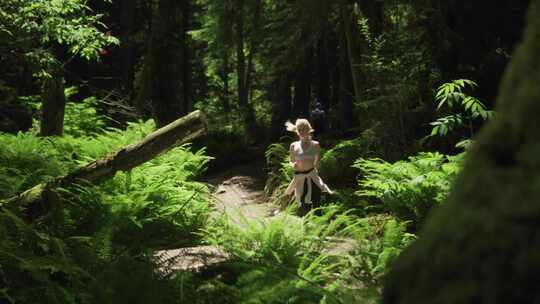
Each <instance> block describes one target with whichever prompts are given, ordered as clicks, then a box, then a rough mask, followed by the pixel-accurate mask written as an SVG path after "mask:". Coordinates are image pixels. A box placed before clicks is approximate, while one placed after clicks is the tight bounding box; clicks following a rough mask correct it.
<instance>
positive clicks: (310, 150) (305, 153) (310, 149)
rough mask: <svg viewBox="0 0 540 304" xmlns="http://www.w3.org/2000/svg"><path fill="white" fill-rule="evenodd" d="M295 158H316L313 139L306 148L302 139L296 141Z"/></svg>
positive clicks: (294, 146)
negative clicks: (303, 146)
mask: <svg viewBox="0 0 540 304" xmlns="http://www.w3.org/2000/svg"><path fill="white" fill-rule="evenodd" d="M293 148H294V158H295V159H296V160H305V159H315V153H316V151H315V144H314V142H313V141H310V142H309V145H307V147H305V149H303V148H302V142H301V141H295V142H294V145H293Z"/></svg>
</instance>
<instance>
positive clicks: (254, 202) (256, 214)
mask: <svg viewBox="0 0 540 304" xmlns="http://www.w3.org/2000/svg"><path fill="white" fill-rule="evenodd" d="M264 165H265V164H264V163H263V162H256V163H249V164H247V165H244V166H237V167H234V168H231V169H230V170H229V171H226V172H224V173H221V174H219V175H216V176H213V177H210V178H208V179H207V180H206V182H207V183H208V184H210V185H211V186H212V187H213V188H214V191H213V195H212V196H213V198H214V206H215V213H214V214H215V215H218V216H219V215H223V214H225V215H226V216H227V218H228V219H229V221H231V223H233V224H235V225H238V226H240V227H241V226H242V225H243V220H242V217H245V218H246V219H249V220H259V221H265V220H267V219H269V218H271V217H272V216H274V215H275V214H277V213H278V212H277V211H278V210H277V208H276V207H275V206H272V205H271V204H270V203H269V202H268V199H267V198H266V197H265V195H264V182H265V175H266V172H265V171H264ZM353 248H354V242H353V241H352V240H336V244H335V245H334V246H332V248H328V250H327V251H326V252H327V253H330V254H339V253H342V252H347V251H350V250H352V249H353ZM156 255H157V257H158V258H159V260H160V261H161V262H162V263H161V264H162V265H163V266H162V272H164V273H172V272H174V271H175V270H178V269H199V268H201V267H203V266H205V265H210V264H215V263H219V262H222V261H224V260H227V258H228V257H227V255H226V254H225V253H224V252H222V251H220V250H219V249H218V248H216V247H214V246H198V247H188V248H179V249H171V250H163V251H159V252H157V253H156Z"/></svg>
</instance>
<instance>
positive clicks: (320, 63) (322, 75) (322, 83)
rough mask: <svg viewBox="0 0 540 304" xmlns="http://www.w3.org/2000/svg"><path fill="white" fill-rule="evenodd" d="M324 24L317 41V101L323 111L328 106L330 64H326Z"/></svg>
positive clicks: (326, 49)
mask: <svg viewBox="0 0 540 304" xmlns="http://www.w3.org/2000/svg"><path fill="white" fill-rule="evenodd" d="M327 26H328V25H324V26H323V27H322V28H321V33H320V37H319V39H318V41H317V90H316V94H317V101H318V102H319V103H320V104H321V106H322V109H323V110H324V111H328V109H329V107H330V101H329V98H330V97H329V94H330V76H331V75H330V73H331V71H330V66H329V64H328V41H327V31H328V28H327Z"/></svg>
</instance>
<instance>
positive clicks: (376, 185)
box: [354, 152, 463, 225]
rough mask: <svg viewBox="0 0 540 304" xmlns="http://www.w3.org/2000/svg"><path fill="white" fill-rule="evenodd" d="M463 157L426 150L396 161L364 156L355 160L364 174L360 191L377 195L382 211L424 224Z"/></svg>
mask: <svg viewBox="0 0 540 304" xmlns="http://www.w3.org/2000/svg"><path fill="white" fill-rule="evenodd" d="M462 157H463V154H461V155H458V156H446V155H443V154H440V153H438V152H434V153H432V152H427V153H420V154H418V155H417V156H412V157H409V159H408V160H406V161H405V160H403V161H397V162H395V163H393V164H392V163H389V162H386V161H384V160H382V159H362V158H361V159H359V160H357V161H356V162H355V164H354V167H356V168H358V169H360V171H361V172H362V174H363V175H362V178H361V179H359V181H358V183H359V186H360V189H359V190H358V191H357V194H358V195H360V196H361V197H368V198H375V199H377V200H378V201H379V202H380V203H381V205H380V209H381V211H388V212H390V213H391V214H393V215H394V216H396V217H397V218H399V219H401V220H405V221H412V222H413V224H414V225H421V224H422V223H423V221H424V219H425V218H426V216H427V214H428V212H429V210H430V209H431V208H432V207H433V206H437V205H438V204H440V203H441V202H442V201H443V200H444V199H445V198H446V195H447V193H448V190H449V188H450V186H451V184H452V180H453V178H454V177H455V176H456V175H457V173H458V172H459V169H460V167H461V165H460V164H461V159H462Z"/></svg>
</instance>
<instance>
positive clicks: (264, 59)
mask: <svg viewBox="0 0 540 304" xmlns="http://www.w3.org/2000/svg"><path fill="white" fill-rule="evenodd" d="M45 2H46V1H45ZM45 2H41V1H40V2H37V3H45ZM63 2H65V3H66V4H64V5H65V6H66V7H67V5H68V4H67V3H72V4H69V5H71V6H73V7H72V8H73V9H74V13H66V12H64V11H62V9H55V10H46V9H44V8H41V7H40V6H39V5H36V7H34V8H33V9H32V10H33V11H32V10H30V13H28V12H27V13H26V14H27V15H22V16H21V15H17V12H18V11H22V10H24V4H22V3H24V2H20V1H4V2H3V4H2V5H3V10H4V11H6V12H8V14H6V15H4V16H3V17H2V18H3V20H2V24H3V28H4V30H3V31H2V35H1V36H0V39H1V40H2V41H3V43H2V44H3V45H4V48H5V51H3V52H2V58H1V60H2V73H1V75H2V86H3V90H2V91H3V92H5V93H4V95H6V96H5V97H4V98H3V104H6V107H11V108H13V111H11V112H10V113H9V114H6V115H7V117H6V118H9V117H10V116H9V115H11V117H12V118H13V119H15V118H17V119H16V120H17V121H21V123H22V121H25V120H24V119H22V117H24V115H23V113H21V111H23V110H22V109H20V106H19V104H20V102H16V101H15V100H16V98H17V96H27V95H33V94H43V97H44V99H47V96H49V98H50V99H51V100H54V101H58V100H59V99H58V98H57V97H55V96H56V95H55V93H54V92H55V90H56V91H58V92H59V91H61V90H62V87H65V86H73V85H74V86H77V87H78V88H79V91H78V92H79V93H78V94H77V95H76V96H75V97H76V98H77V99H79V100H80V99H82V98H84V97H88V96H98V97H99V98H104V99H103V102H104V103H103V104H102V107H104V109H103V111H108V112H109V113H111V116H113V118H114V119H115V120H117V121H119V122H123V121H126V120H132V119H134V118H136V117H154V118H155V119H156V121H157V122H158V124H159V125H163V124H165V123H167V122H170V121H172V120H173V119H174V118H177V117H179V116H181V115H182V114H185V113H187V112H189V111H190V110H192V109H193V108H194V107H199V108H204V109H205V110H206V111H208V112H211V113H210V114H211V115H210V116H211V117H213V116H215V117H216V128H225V129H227V128H232V129H235V130H239V128H240V130H243V129H244V128H245V132H248V135H250V136H251V137H252V138H253V139H257V140H259V141H260V140H261V139H265V138H274V139H275V138H278V137H279V136H281V135H284V133H283V128H282V124H283V122H284V121H285V120H286V119H294V118H296V117H307V118H309V117H310V116H311V115H310V114H311V112H312V111H313V110H314V109H315V108H320V109H321V110H324V111H325V113H326V114H327V115H326V116H327V117H326V118H327V119H325V121H324V122H323V125H321V127H320V128H321V129H324V130H328V129H331V130H332V131H333V133H335V134H336V135H335V136H342V135H346V136H348V135H350V134H354V133H350V132H349V131H348V130H356V131H353V132H355V133H356V134H358V132H359V131H360V132H361V131H362V130H365V129H368V128H371V127H373V126H380V127H379V128H381V129H384V131H382V130H381V131H379V133H378V135H379V136H381V137H382V138H384V139H385V140H384V141H385V142H387V143H388V144H387V145H386V146H385V147H384V149H385V150H386V152H387V153H388V155H389V156H393V157H399V156H400V155H402V153H401V152H400V151H408V150H411V149H412V148H413V147H412V146H411V143H413V142H414V141H415V140H417V139H418V138H420V137H422V136H423V135H424V133H425V132H426V126H427V124H428V123H429V122H431V121H433V120H434V118H435V114H434V103H433V95H434V92H435V90H436V88H437V87H438V86H439V85H441V84H443V83H445V82H449V81H451V80H454V79H461V78H464V79H470V80H473V81H474V82H476V83H477V84H478V87H477V89H476V90H475V91H474V96H476V97H477V98H478V99H479V100H481V101H482V102H483V103H485V104H486V105H487V107H488V108H493V105H494V99H495V96H496V95H497V87H498V84H499V81H500V77H501V75H502V72H503V70H504V67H505V66H506V64H507V62H508V60H509V59H510V56H511V55H510V54H512V51H513V48H514V46H515V44H516V42H517V41H518V40H519V38H520V35H521V30H522V28H523V20H524V13H525V10H526V8H527V4H528V1H518V2H515V1H503V2H500V3H498V4H497V5H493V4H492V3H491V2H489V1H472V2H471V1H469V2H467V1H432V0H429V1H427V0H426V1H398V0H396V1H384V2H383V1H363V0H362V1H300V0H299V1H292V2H291V1H263V0H234V1H233V0H230V1H220V2H214V1H204V0H198V1H193V0H192V1H188V0H185V1H172V0H170V1H166V0H163V1H127V0H126V1H112V2H108V1H89V2H88V3H87V5H88V7H85V6H84V5H83V4H84V3H85V2H84V1H71V2H70V1H63ZM31 14H33V15H31ZM74 14H75V15H76V14H80V15H85V16H87V17H85V18H86V19H85V20H86V21H85V22H86V24H87V25H88V27H89V28H88V29H87V30H79V31H74V32H69V30H62V31H60V29H59V28H58V30H55V26H57V25H56V24H55V23H54V22H55V21H54V20H55V19H54V18H72V17H73V15H74ZM98 14H99V15H100V17H99V18H96V16H98ZM34 15H35V17H34ZM37 16H42V17H37ZM39 18H44V20H46V21H47V22H49V20H50V22H49V23H48V24H46V25H43V26H40V25H39V20H40V19H39ZM47 18H48V19H47ZM36 21H37V22H38V25H36V24H33V23H32V22H36ZM98 22H103V24H100V23H98ZM31 24H33V25H31ZM30 25H31V26H30ZM68 25H69V24H68ZM70 35H72V36H70ZM14 37H17V39H13V38H14ZM73 37H84V38H83V39H86V40H90V39H95V41H96V42H95V43H91V44H90V43H88V42H87V41H86V40H81V39H80V38H75V39H73ZM112 37H116V38H117V39H118V41H119V42H120V43H119V44H116V43H117V41H115V40H113V38H112ZM40 40H41V42H40ZM83 46H84V47H83ZM43 56H45V57H43ZM39 58H45V59H39ZM38 59H39V61H38ZM89 60H90V61H89ZM51 64H55V65H59V66H61V69H60V70H58V69H56V68H54V69H51V67H50V66H51ZM53 71H56V72H54V73H52V72H53ZM48 72H51V74H50V75H52V76H53V78H52V79H55V77H56V78H58V77H60V78H62V79H64V80H63V81H62V80H60V79H58V80H57V81H56V82H51V81H46V80H43V79H42V78H40V77H42V76H43V75H45V74H43V73H48ZM32 74H34V75H35V76H34V77H33V76H32ZM40 75H42V76H40ZM55 75H56V76H55ZM64 82H65V84H63V85H62V86H60V87H59V86H58V84H60V83H64ZM55 83H57V84H56V85H55ZM10 100H12V101H10ZM50 103H53V105H51V107H53V108H54V109H57V108H58V107H60V108H61V107H62V106H61V105H54V102H50ZM50 103H44V107H43V115H46V114H47V113H49V112H47V109H48V108H49V107H48V106H47V105H48V104H50ZM17 109H18V110H17ZM53 112H54V113H59V112H58V111H56V110H53ZM44 117H46V119H47V120H48V121H59V119H60V118H58V117H54V115H53V116H50V117H49V116H44ZM47 117H48V118H47ZM225 117H226V118H225ZM57 124H58V123H57ZM49 126H51V127H50V128H53V129H54V128H56V129H58V128H60V126H56V127H54V123H52V122H50V123H47V124H46V125H45V126H43V127H44V128H45V129H44V131H43V132H46V131H47V129H46V128H48V127H49ZM27 127H28V123H25V124H22V125H20V126H6V127H5V130H6V131H9V130H12V131H15V130H17V129H18V128H27ZM477 127H478V126H475V128H477ZM427 131H429V130H427ZM51 132H53V131H51ZM340 134H342V135H340ZM439 144H442V145H443V146H441V147H444V146H445V145H446V148H448V143H444V142H441V143H439Z"/></svg>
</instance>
